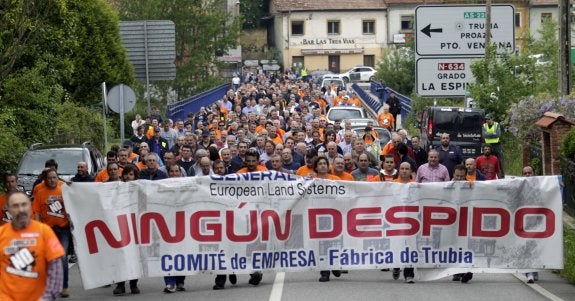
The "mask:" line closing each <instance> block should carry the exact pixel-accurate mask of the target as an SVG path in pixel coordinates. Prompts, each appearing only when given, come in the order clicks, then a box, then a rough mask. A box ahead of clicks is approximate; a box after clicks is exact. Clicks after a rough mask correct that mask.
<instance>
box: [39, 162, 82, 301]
mask: <svg viewBox="0 0 575 301" xmlns="http://www.w3.org/2000/svg"><path fill="white" fill-rule="evenodd" d="M63 184H64V182H63V181H61V180H60V179H58V173H57V172H56V170H54V169H50V170H48V171H47V172H46V178H45V179H44V183H43V185H41V186H40V185H38V186H37V187H36V188H38V189H36V190H35V191H34V202H33V204H32V211H33V212H34V215H35V216H36V219H37V220H39V221H41V222H43V223H45V224H46V225H48V226H50V227H51V228H52V230H54V233H56V236H57V237H58V240H60V243H61V244H62V246H63V247H64V250H65V251H66V254H65V256H64V259H63V260H62V263H63V267H64V282H63V287H64V288H63V289H62V292H61V293H60V296H61V297H63V298H66V297H69V296H70V293H69V292H68V260H67V255H68V253H67V252H68V249H69V246H70V243H71V242H72V232H70V222H69V221H68V214H67V213H66V208H64V200H63V198H62V185H63Z"/></svg>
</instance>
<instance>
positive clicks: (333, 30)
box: [327, 21, 339, 34]
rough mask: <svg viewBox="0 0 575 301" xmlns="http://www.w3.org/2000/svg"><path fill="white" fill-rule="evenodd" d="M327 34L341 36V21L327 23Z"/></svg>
mask: <svg viewBox="0 0 575 301" xmlns="http://www.w3.org/2000/svg"><path fill="white" fill-rule="evenodd" d="M327 34H339V21H327Z"/></svg>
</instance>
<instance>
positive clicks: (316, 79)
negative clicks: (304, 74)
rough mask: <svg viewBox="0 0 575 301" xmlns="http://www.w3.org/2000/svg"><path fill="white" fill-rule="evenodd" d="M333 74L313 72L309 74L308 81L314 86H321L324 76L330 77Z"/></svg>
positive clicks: (323, 71)
mask: <svg viewBox="0 0 575 301" xmlns="http://www.w3.org/2000/svg"><path fill="white" fill-rule="evenodd" d="M332 74H334V73H333V72H331V71H329V70H319V69H318V70H314V71H311V72H310V73H309V75H308V76H309V81H310V82H313V83H315V84H321V81H322V80H323V76H324V75H332Z"/></svg>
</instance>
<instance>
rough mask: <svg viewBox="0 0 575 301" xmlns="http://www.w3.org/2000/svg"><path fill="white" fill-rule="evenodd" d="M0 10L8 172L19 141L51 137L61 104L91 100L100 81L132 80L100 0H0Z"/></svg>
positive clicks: (0, 155) (2, 147) (0, 84)
mask: <svg viewBox="0 0 575 301" xmlns="http://www.w3.org/2000/svg"><path fill="white" fill-rule="evenodd" d="M0 10H1V12H2V13H0V39H1V42H0V102H1V104H0V108H2V110H1V112H0V115H1V116H0V126H1V127H2V128H3V129H8V128H9V130H3V132H4V134H3V135H2V138H1V139H0V161H2V164H1V165H2V167H4V165H6V167H10V168H11V169H13V168H15V164H16V163H15V162H16V161H17V160H16V159H14V158H18V157H20V155H21V153H22V150H23V147H24V146H27V145H30V144H32V143H36V142H48V143H49V142H53V141H55V138H56V136H57V135H56V134H58V118H59V115H58V114H59V111H58V106H59V105H60V104H61V103H62V102H64V101H69V102H73V103H74V104H75V106H76V107H78V109H80V108H81V107H82V106H84V105H95V104H96V105H97V103H98V102H100V83H101V82H102V81H107V82H111V83H114V82H124V83H130V81H133V73H132V71H131V68H129V62H128V61H127V58H126V54H125V52H124V51H123V49H122V47H121V43H120V37H119V30H118V18H117V17H116V16H115V15H114V12H113V10H112V9H111V7H110V6H109V5H108V4H107V3H106V2H104V0H93V1H83V0H44V1H31V0H23V1H3V2H2V5H1V6H0ZM92 114H93V113H92ZM64 118H66V117H64ZM89 120H90V119H88V118H83V119H78V120H77V124H76V125H78V124H81V123H82V122H83V121H89ZM87 131H88V132H97V129H95V130H87ZM14 137H17V138H16V139H15V138H14ZM100 139H103V137H102V138H100ZM90 140H93V141H94V140H95V139H90ZM10 141H12V143H10Z"/></svg>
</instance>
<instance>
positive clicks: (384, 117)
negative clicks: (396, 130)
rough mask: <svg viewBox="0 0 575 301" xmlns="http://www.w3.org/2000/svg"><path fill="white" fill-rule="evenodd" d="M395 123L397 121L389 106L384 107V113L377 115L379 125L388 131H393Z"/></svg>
mask: <svg viewBox="0 0 575 301" xmlns="http://www.w3.org/2000/svg"><path fill="white" fill-rule="evenodd" d="M394 122H395V119H394V118H393V115H392V114H391V113H389V105H387V104H386V105H384V106H383V112H381V113H380V114H379V115H377V123H379V126H382V127H384V128H386V129H387V130H389V131H392V130H393V125H394Z"/></svg>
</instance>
